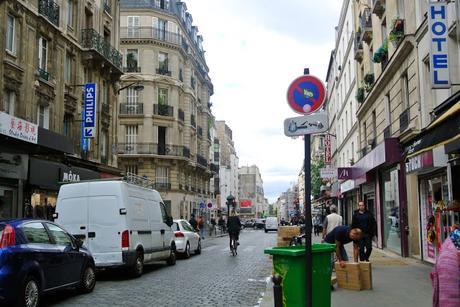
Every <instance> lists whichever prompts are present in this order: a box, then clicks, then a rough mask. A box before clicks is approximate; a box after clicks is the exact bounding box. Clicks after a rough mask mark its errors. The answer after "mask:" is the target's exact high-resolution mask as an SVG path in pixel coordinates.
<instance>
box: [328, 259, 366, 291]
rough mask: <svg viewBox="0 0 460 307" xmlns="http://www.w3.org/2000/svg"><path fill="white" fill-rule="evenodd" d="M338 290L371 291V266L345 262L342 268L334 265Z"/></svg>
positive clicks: (337, 264)
mask: <svg viewBox="0 0 460 307" xmlns="http://www.w3.org/2000/svg"><path fill="white" fill-rule="evenodd" d="M335 272H336V277H337V283H338V285H339V288H344V289H350V290H358V291H359V290H363V289H364V290H370V289H372V265H371V263H370V262H359V263H353V262H347V263H346V266H345V267H344V268H341V267H340V265H339V263H336V264H335Z"/></svg>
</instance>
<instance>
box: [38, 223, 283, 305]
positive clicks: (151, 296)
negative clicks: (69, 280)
mask: <svg viewBox="0 0 460 307" xmlns="http://www.w3.org/2000/svg"><path fill="white" fill-rule="evenodd" d="M240 243H241V245H240V246H239V250H238V256H236V257H232V256H231V255H230V252H229V248H228V237H226V236H225V237H220V238H212V239H206V238H205V240H204V241H203V251H202V254H201V255H199V256H192V257H191V258H190V259H179V260H178V261H177V263H176V265H175V266H172V267H168V266H166V265H165V264H162V263H161V264H158V265H154V266H148V267H146V272H145V273H144V275H143V276H142V277H140V278H138V279H131V278H129V277H125V276H122V275H120V274H117V273H114V272H111V273H104V274H101V275H100V276H99V277H98V281H97V285H96V288H95V290H94V292H93V293H90V294H87V295H79V294H77V293H76V292H75V291H74V290H68V291H64V292H60V293H58V294H53V295H51V296H47V297H45V298H44V301H43V303H44V304H43V306H257V305H258V304H259V303H260V301H261V298H262V295H263V292H265V289H266V278H267V276H269V275H270V274H271V261H270V260H269V259H268V257H267V256H266V255H264V253H263V250H264V248H266V247H270V246H274V245H275V243H276V233H268V234H265V233H264V231H263V230H252V229H251V230H246V231H243V232H242V234H241V236H240Z"/></svg>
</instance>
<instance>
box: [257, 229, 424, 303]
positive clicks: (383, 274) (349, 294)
mask: <svg viewBox="0 0 460 307" xmlns="http://www.w3.org/2000/svg"><path fill="white" fill-rule="evenodd" d="M312 239H313V241H314V242H317V241H318V237H313V238H312ZM346 249H347V253H348V256H349V257H350V258H351V259H352V257H353V245H352V244H351V243H350V244H348V245H347V246H346ZM370 260H371V262H372V278H373V290H362V291H353V290H346V289H340V288H338V287H337V285H336V286H335V290H334V291H332V294H331V295H332V306H333V307H348V306H350V307H361V306H366V307H367V306H372V307H386V306H391V307H397V306H401V307H403V306H404V307H409V306H416V307H425V306H426V307H429V306H432V303H431V295H432V288H431V281H430V271H431V269H432V267H431V266H430V265H428V264H425V263H422V262H420V261H417V260H415V259H412V258H401V257H400V256H398V255H394V254H392V253H389V252H386V251H383V250H380V249H377V248H374V249H373V251H372V255H371V259H370ZM260 306H263V307H272V306H274V304H273V284H272V283H271V281H270V282H268V283H267V289H266V291H265V296H264V298H263V300H262V302H261V304H260Z"/></svg>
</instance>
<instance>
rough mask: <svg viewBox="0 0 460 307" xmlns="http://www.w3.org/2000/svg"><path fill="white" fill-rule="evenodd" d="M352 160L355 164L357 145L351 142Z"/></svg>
mask: <svg viewBox="0 0 460 307" xmlns="http://www.w3.org/2000/svg"><path fill="white" fill-rule="evenodd" d="M351 160H352V161H353V163H354V162H355V143H353V142H351Z"/></svg>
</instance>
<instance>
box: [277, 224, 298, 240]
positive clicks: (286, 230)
mask: <svg viewBox="0 0 460 307" xmlns="http://www.w3.org/2000/svg"><path fill="white" fill-rule="evenodd" d="M298 235H300V227H299V226H279V227H278V237H279V238H289V239H292V237H295V236H298Z"/></svg>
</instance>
